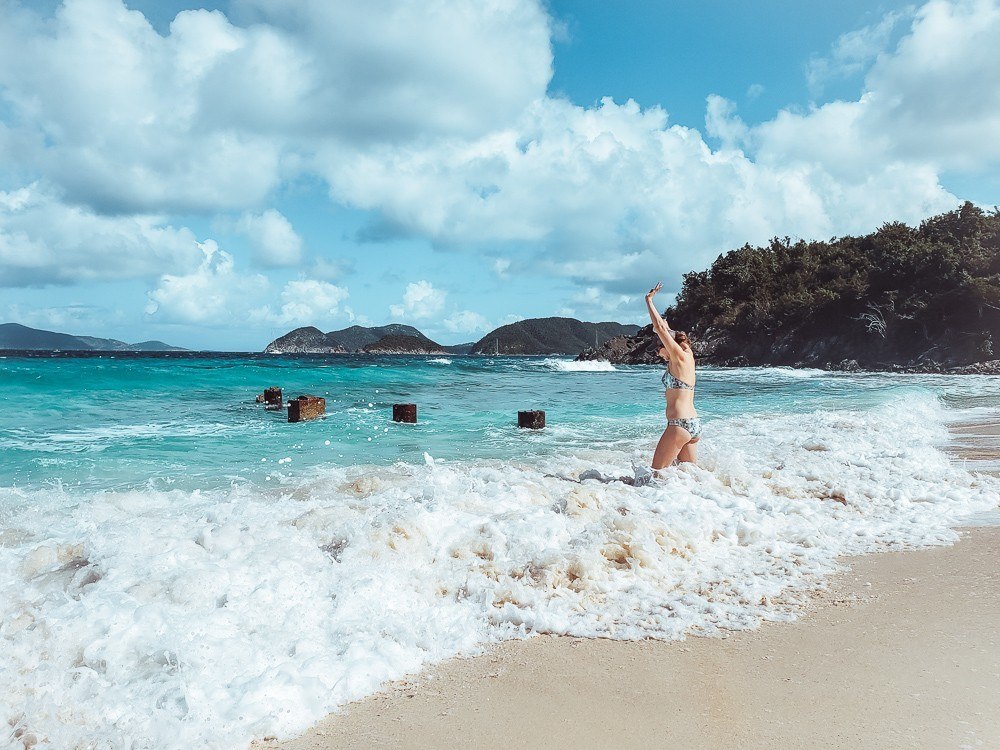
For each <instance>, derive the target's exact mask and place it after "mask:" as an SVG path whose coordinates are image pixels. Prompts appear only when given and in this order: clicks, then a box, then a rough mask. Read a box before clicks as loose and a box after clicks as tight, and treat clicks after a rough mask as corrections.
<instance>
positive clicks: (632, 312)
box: [564, 286, 646, 323]
mask: <svg viewBox="0 0 1000 750" xmlns="http://www.w3.org/2000/svg"><path fill="white" fill-rule="evenodd" d="M564 309H565V310H570V311H572V312H571V313H570V317H575V316H577V315H579V316H581V317H582V319H584V320H590V321H593V322H595V323H601V322H605V321H619V322H621V321H625V322H632V321H634V320H636V319H638V318H642V317H644V316H645V315H646V310H645V306H644V304H643V303H642V298H641V297H637V296H634V295H628V294H614V293H611V292H607V291H605V290H603V289H601V288H600V287H596V286H589V287H586V288H584V289H582V290H580V291H579V292H576V293H574V294H572V295H571V296H570V299H569V305H568V306H566V307H565V308H564Z"/></svg>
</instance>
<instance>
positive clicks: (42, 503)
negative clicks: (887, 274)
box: [0, 398, 1000, 748]
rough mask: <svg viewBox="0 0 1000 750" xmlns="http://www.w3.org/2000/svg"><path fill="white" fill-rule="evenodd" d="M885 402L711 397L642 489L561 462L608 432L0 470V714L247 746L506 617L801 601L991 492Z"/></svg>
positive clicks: (175, 740) (128, 737)
mask: <svg viewBox="0 0 1000 750" xmlns="http://www.w3.org/2000/svg"><path fill="white" fill-rule="evenodd" d="M900 407H901V405H900V404H894V405H888V406H885V407H880V408H879V409H877V410H875V411H874V412H872V413H867V414H866V413H845V412H822V411H820V412H814V413H812V414H799V415H783V416H780V417H774V418H755V419H732V420H715V421H712V422H710V423H709V425H708V430H707V434H706V437H707V438H710V439H706V440H705V441H703V446H704V449H703V457H704V462H703V466H702V467H700V468H698V467H690V466H689V467H685V468H681V469H672V470H670V471H668V476H667V478H666V479H665V480H663V481H660V482H658V483H655V484H653V485H651V486H648V487H644V488H640V489H634V488H631V487H628V486H625V485H622V484H618V483H613V484H601V483H599V482H596V481H585V482H583V483H577V482H574V481H567V480H566V479H562V478H559V476H556V475H558V474H562V475H567V474H569V475H571V476H578V475H579V474H580V473H581V472H582V471H583V470H584V469H588V468H597V469H599V470H601V471H602V472H604V473H608V474H614V473H616V472H617V473H625V472H626V471H627V466H626V465H625V464H627V461H628V459H629V457H630V455H631V454H630V453H628V452H614V453H610V452H608V453H604V454H600V455H598V454H596V453H592V454H590V455H589V458H588V461H587V462H583V461H581V460H580V459H577V458H574V457H571V456H564V457H557V458H552V459H550V460H548V461H547V462H545V463H543V464H540V465H539V464H534V465H509V464H506V465H505V464H501V463H499V462H466V463H462V462H448V463H444V462H442V461H435V460H433V459H432V458H431V457H430V456H427V457H426V460H425V463H424V464H422V465H402V464H400V465H397V466H394V467H387V468H381V469H372V468H362V467H357V468H353V469H349V470H343V469H338V470H327V471H324V472H318V473H315V474H314V475H312V476H311V477H310V478H309V479H308V480H301V479H299V480H295V483H294V484H293V483H291V482H290V480H286V481H287V482H288V483H285V484H281V485H280V486H277V487H273V488H268V489H261V488H252V487H246V486H244V487H236V488H233V489H231V490H228V491H226V492H212V493H210V492H154V491H145V492H129V493H110V492H109V493H102V494H96V495H90V496H88V497H86V498H80V497H79V496H74V495H72V494H67V493H65V492H63V491H61V490H59V489H58V488H56V489H53V490H52V491H49V492H44V493H43V492H38V491H36V492H26V491H21V490H12V489H7V490H0V509H2V511H0V514H2V515H0V518H2V519H3V520H2V522H0V726H2V722H3V721H4V720H6V721H10V722H11V723H12V726H13V727H14V730H13V731H24V732H31V733H34V734H35V735H36V736H37V737H39V738H44V739H45V740H47V741H48V742H49V743H50V746H51V747H58V748H63V747H84V746H86V747H135V748H179V747H185V748H187V747H199V748H217V747H218V748H223V747H224V748H233V747H242V746H245V743H246V742H247V741H248V740H249V739H250V738H251V737H253V736H258V737H259V736H263V735H265V734H277V735H278V736H288V735H290V734H292V733H294V732H297V731H299V730H301V729H303V728H305V727H306V726H307V725H308V724H310V723H311V722H313V721H314V720H316V719H317V718H319V717H320V716H321V715H323V714H324V713H325V712H327V711H329V710H330V709H332V708H334V707H336V706H337V705H341V704H343V703H344V702H346V701H349V700H352V699H355V698H359V697H361V696H364V695H366V694H369V693H371V692H372V691H374V690H376V689H377V688H378V687H379V685H380V684H382V683H384V682H385V681H386V680H390V679H392V678H396V677H399V676H401V675H403V674H405V673H409V672H414V671H417V670H419V669H420V668H421V667H422V666H423V665H425V664H427V663H429V662H434V661H438V660H441V659H444V658H447V657H448V656H451V655H453V654H456V653H462V652H471V651H473V650H475V649H476V648H478V647H480V646H481V645H482V644H484V643H489V642H493V641H497V640H500V639H504V638H518V637H524V636H526V635H530V634H532V633H560V634H572V635H576V636H585V637H586V636H602V637H610V638H620V639H633V638H645V637H654V638H666V639H670V638H679V637H683V636H684V635H685V634H687V633H707V634H712V633H716V632H717V631H718V630H719V629H720V628H730V629H731V628H737V629H739V628H752V627H755V626H756V625H757V624H758V623H759V622H760V621H761V620H762V619H766V620H781V619H788V618H791V617H793V616H794V615H795V613H796V610H797V605H798V604H799V603H800V602H802V601H803V600H804V599H805V598H807V597H808V596H809V593H810V592H811V591H813V590H814V589H815V588H816V587H817V586H819V585H821V582H822V577H823V576H824V575H825V574H827V573H829V572H830V571H831V570H834V569H835V568H836V566H837V563H836V558H837V557H838V556H839V555H842V554H851V553H859V552H865V551H871V550H876V549H880V548H887V547H900V546H906V545H924V544H943V543H948V542H950V541H952V540H953V539H954V538H955V534H954V532H953V531H951V529H950V528H949V527H950V525H951V524H954V523H955V522H956V521H957V520H959V519H960V518H962V517H963V516H964V515H967V514H970V513H972V512H975V511H983V510H988V509H990V508H994V507H996V505H997V501H998V497H1000V494H998V490H1000V484H998V482H997V481H996V480H995V479H990V478H985V477H979V476H976V475H973V474H970V473H968V472H966V471H964V470H963V469H962V468H961V467H958V466H955V465H954V464H952V463H950V462H949V460H948V458H947V457H946V456H945V455H944V454H943V453H941V452H940V451H938V450H937V449H936V448H935V447H934V446H935V445H936V444H937V443H939V442H940V441H942V440H943V439H944V437H945V432H944V428H943V426H942V424H943V420H944V418H945V413H944V410H943V409H941V408H939V407H938V406H937V405H936V404H935V403H934V402H933V401H932V400H930V399H929V398H928V399H926V400H921V399H912V398H911V399H909V400H908V402H907V404H906V408H905V409H904V408H900ZM636 447H638V446H636ZM8 744H9V746H10V747H19V744H18V743H17V742H15V741H14V740H10V742H9V743H8Z"/></svg>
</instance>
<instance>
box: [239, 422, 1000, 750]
mask: <svg viewBox="0 0 1000 750" xmlns="http://www.w3.org/2000/svg"><path fill="white" fill-rule="evenodd" d="M956 432H957V433H959V435H960V436H961V437H960V438H959V441H958V443H959V445H958V446H957V450H956V453H957V456H956V457H957V459H958V460H969V461H976V462H978V461H985V462H995V461H996V459H997V456H998V451H997V449H996V446H995V445H994V444H992V442H991V441H995V440H996V438H997V434H998V433H997V426H996V425H976V426H970V425H966V426H959V427H958V428H957V430H956ZM968 438H971V440H967V439H968ZM967 443H971V445H967ZM983 468H986V466H983ZM998 550H1000V529H998V528H995V527H992V528H967V529H963V530H962V539H961V541H959V542H958V543H957V544H955V545H954V546H951V547H938V548H930V549H922V550H916V551H906V552H890V553H884V554H878V555H869V556H864V557H858V558H852V559H849V560H845V561H844V562H845V563H846V564H847V565H848V566H849V568H850V569H849V570H848V571H847V572H844V573H841V574H839V575H836V576H834V577H833V578H832V579H831V581H830V586H829V588H828V589H827V590H826V591H824V592H821V593H819V594H817V595H816V597H815V599H814V600H813V603H812V605H811V606H810V607H809V608H808V611H806V612H805V613H804V614H803V616H802V617H801V618H800V619H799V620H797V621H796V622H794V623H791V624H784V623H782V624H765V625H764V626H763V627H761V628H760V629H759V630H757V631H753V632H739V633H732V634H731V635H729V637H727V638H723V639H717V638H697V637H693V638H688V639H687V640H685V641H683V642H659V641H643V642H620V641H611V640H584V639H574V638H557V637H538V638H533V639H530V640H528V641H524V642H512V643H506V644H503V645H501V646H499V647H497V648H495V649H492V650H490V651H489V652H488V653H485V654H483V655H480V656H476V657H473V658H468V659H455V660H452V661H449V662H447V663H444V664H442V665H439V666H438V667H436V668H434V669H432V670H430V671H428V672H427V673H425V674H421V675H419V676H416V677H414V678H412V679H411V680H409V681H402V682H399V683H396V684H394V685H392V686H391V687H390V688H389V689H388V690H387V691H385V692H383V693H381V694H379V695H375V696H372V697H370V698H368V699H366V700H363V701H359V702H357V703H354V704H351V705H349V706H347V707H345V709H344V710H343V711H342V712H340V713H338V714H334V715H331V716H329V717H327V718H326V719H324V720H323V721H321V722H320V723H319V724H318V725H316V726H315V727H314V728H313V729H311V730H310V731H309V732H307V733H306V734H305V735H303V736H302V737H299V738H297V739H294V740H292V741H288V742H284V743H275V742H262V743H256V745H255V747H256V748H257V749H258V750H263V748H268V749H270V748H282V750H307V749H309V750H319V749H321V748H322V749H325V748H382V747H384V748H389V747H406V748H441V747H477V748H508V747H511V746H525V747H546V748H600V747H610V746H614V747H617V748H647V747H651V746H653V747H657V746H659V747H666V746H674V747H685V748H758V747H759V748H764V747H767V748H785V747H811V748H817V747H822V748H848V747H850V748H909V747H913V748H990V747H1000V634H998V632H997V624H998V623H1000V564H998V563H997V557H996V555H997V551H998Z"/></svg>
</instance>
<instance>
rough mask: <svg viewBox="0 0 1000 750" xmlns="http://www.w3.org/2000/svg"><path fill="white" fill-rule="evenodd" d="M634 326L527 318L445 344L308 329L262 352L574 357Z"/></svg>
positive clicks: (389, 330) (404, 329)
mask: <svg viewBox="0 0 1000 750" xmlns="http://www.w3.org/2000/svg"><path fill="white" fill-rule="evenodd" d="M638 330H639V326H636V325H622V324H621V323H585V322H583V321H579V320H576V319H574V318H530V319H528V320H521V321H518V322H517V323H511V324H509V325H505V326H500V327H499V328H497V329H496V330H494V331H491V332H490V333H488V334H486V335H485V336H484V337H483V338H481V339H480V340H479V341H477V342H475V343H469V344H456V345H454V346H444V345H441V344H438V343H437V342H435V341H432V340H431V339H429V338H428V337H427V336H425V335H424V334H423V333H421V332H420V331H418V330H417V329H416V328H414V327H413V326H407V325H403V324H401V323H392V324H390V325H386V326H373V327H364V326H351V327H350V328H344V329H343V330H340V331H330V332H329V333H323V332H322V331H321V330H319V329H318V328H315V327H313V326H305V327H303V328H296V329H295V330H294V331H289V332H288V333H286V334H285V335H284V336H280V337H279V338H276V339H275V340H274V341H272V342H271V343H270V344H268V345H267V347H266V348H265V349H264V353H265V354H347V353H350V352H361V353H367V354H374V353H378V354H504V355H512V354H513V355H543V354H578V353H579V352H580V351H581V350H582V349H584V348H586V347H587V346H593V345H594V344H595V343H597V344H601V343H603V342H605V341H607V340H609V339H611V338H613V337H614V336H622V335H628V334H633V333H635V332H636V331H638Z"/></svg>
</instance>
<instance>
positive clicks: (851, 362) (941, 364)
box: [577, 325, 1000, 375]
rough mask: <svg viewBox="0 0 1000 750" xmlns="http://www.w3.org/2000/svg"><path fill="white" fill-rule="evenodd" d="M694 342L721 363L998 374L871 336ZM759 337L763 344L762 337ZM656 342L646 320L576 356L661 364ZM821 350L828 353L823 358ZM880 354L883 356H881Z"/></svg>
mask: <svg viewBox="0 0 1000 750" xmlns="http://www.w3.org/2000/svg"><path fill="white" fill-rule="evenodd" d="M762 339H763V337H762ZM693 343H694V352H695V356H696V357H697V358H698V361H699V362H700V363H701V364H705V365H714V366H719V367H773V366H785V367H815V368H819V369H822V370H835V371H841V372H861V371H882V372H912V373H947V374H960V375H1000V359H991V360H982V361H979V362H969V361H968V360H967V359H965V361H962V359H963V358H964V357H963V355H964V356H968V355H967V354H965V353H964V352H955V351H950V352H948V351H945V350H943V349H942V348H941V347H934V346H931V347H929V348H928V350H927V351H926V352H924V353H923V354H922V355H920V356H918V357H917V358H908V357H906V356H905V355H902V353H896V354H897V356H892V355H893V352H892V349H891V347H889V346H887V345H886V344H884V343H882V344H881V347H880V350H879V351H877V352H873V351H872V348H871V344H870V341H869V340H865V339H859V340H858V341H855V342H852V341H851V340H850V338H848V337H847V336H846V335H845V336H840V337H835V338H833V339H827V340H819V341H815V342H804V343H801V342H800V343H797V344H796V345H795V346H794V347H793V346H790V345H789V343H790V342H785V345H784V346H782V342H780V341H775V342H773V345H772V348H770V349H768V348H766V347H765V346H762V345H761V343H762V342H745V343H744V344H742V345H741V344H740V342H737V341H733V340H731V339H730V338H729V337H727V336H724V335H719V334H716V335H712V333H711V332H708V334H707V335H705V336H703V337H698V338H694V340H693ZM763 343H765V344H766V341H764V342H763ZM880 343H881V342H880ZM852 345H853V349H852ZM659 348H660V342H659V339H657V338H656V334H655V333H653V327H652V326H651V325H649V326H646V327H645V328H642V329H640V330H639V332H638V333H636V334H635V335H633V336H616V337H614V338H612V339H609V340H608V341H606V342H605V343H604V344H602V345H601V346H599V347H596V348H595V347H591V348H589V349H585V350H584V351H583V352H581V353H580V355H579V356H578V357H577V361H592V360H603V361H607V362H610V363H612V364H619V365H659V364H663V361H662V360H661V359H660V357H659V355H658V354H657V351H658V350H659ZM741 349H742V352H741ZM824 354H826V355H828V358H824V356H823V355H824ZM851 354H853V355H854V356H851ZM879 354H881V355H882V356H881V357H879V356H878V355H879ZM873 355H874V356H873Z"/></svg>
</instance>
